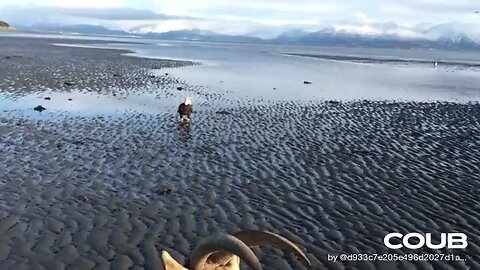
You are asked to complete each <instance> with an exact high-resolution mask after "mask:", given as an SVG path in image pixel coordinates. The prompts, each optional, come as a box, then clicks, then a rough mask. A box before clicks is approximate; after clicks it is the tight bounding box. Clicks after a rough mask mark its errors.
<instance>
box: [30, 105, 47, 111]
mask: <svg viewBox="0 0 480 270" xmlns="http://www.w3.org/2000/svg"><path fill="white" fill-rule="evenodd" d="M33 110H35V111H37V112H43V111H45V110H46V108H45V107H43V106H42V105H38V106H36V107H35V108H33Z"/></svg>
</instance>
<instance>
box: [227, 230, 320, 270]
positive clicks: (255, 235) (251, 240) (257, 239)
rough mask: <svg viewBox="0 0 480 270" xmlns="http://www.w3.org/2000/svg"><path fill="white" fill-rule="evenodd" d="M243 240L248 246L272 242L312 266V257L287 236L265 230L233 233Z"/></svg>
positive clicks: (271, 243)
mask: <svg viewBox="0 0 480 270" xmlns="http://www.w3.org/2000/svg"><path fill="white" fill-rule="evenodd" d="M233 235H234V236H235V237H238V239H240V240H241V241H243V242H245V244H247V245H248V246H250V247H252V246H258V245H263V244H270V245H272V246H276V247H278V248H281V249H286V250H288V251H291V252H293V253H295V254H296V255H297V257H298V258H299V259H300V261H302V262H303V263H304V264H306V265H307V266H312V263H311V261H310V259H309V258H308V257H307V256H306V255H305V253H304V252H303V251H302V250H301V249H300V247H298V245H296V244H295V243H293V242H292V241H290V240H288V239H287V238H285V237H283V236H281V235H279V234H276V233H273V232H270V231H265V230H244V231H239V232H237V233H235V234H233Z"/></svg>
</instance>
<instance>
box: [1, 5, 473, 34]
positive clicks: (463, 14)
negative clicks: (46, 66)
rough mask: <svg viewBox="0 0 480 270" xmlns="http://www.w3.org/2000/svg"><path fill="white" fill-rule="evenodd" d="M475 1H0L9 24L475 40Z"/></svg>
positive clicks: (138, 30) (3, 15)
mask: <svg viewBox="0 0 480 270" xmlns="http://www.w3.org/2000/svg"><path fill="white" fill-rule="evenodd" d="M478 11H480V1H478V0H453V1H452V0H354V1H350V0H242V1H239V0H168V1H165V0H77V1H73V0H43V1H40V0H0V20H5V21H7V22H10V23H12V24H17V25H30V24H95V25H103V26H106V27H108V28H113V29H121V30H134V31H137V32H165V31H171V30H180V29H200V30H210V31H215V32H220V33H225V34H251V35H256V36H260V37H271V36H275V35H277V34H279V33H281V32H283V31H289V30H297V29H302V30H304V31H316V30H320V29H323V28H326V27H331V28H334V29H336V30H341V31H347V32H354V33H362V34H371V35H377V34H378V35H380V34H394V35H399V36H402V37H419V36H422V35H425V29H429V28H431V27H433V26H435V25H440V26H439V27H437V28H434V29H433V30H432V31H431V32H432V33H430V35H435V31H437V30H438V31H439V32H442V33H444V32H465V33H467V34H469V35H471V36H474V37H479V38H480V13H478Z"/></svg>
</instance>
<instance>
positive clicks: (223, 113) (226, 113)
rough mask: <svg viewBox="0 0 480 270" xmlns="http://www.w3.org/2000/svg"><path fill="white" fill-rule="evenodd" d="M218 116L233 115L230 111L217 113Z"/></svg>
mask: <svg viewBox="0 0 480 270" xmlns="http://www.w3.org/2000/svg"><path fill="white" fill-rule="evenodd" d="M216 114H222V115H229V114H232V113H231V112H229V111H217V112H216Z"/></svg>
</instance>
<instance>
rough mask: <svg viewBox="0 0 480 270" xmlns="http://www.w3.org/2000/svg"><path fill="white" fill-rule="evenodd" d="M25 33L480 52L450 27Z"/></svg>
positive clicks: (75, 28) (71, 28)
mask: <svg viewBox="0 0 480 270" xmlns="http://www.w3.org/2000/svg"><path fill="white" fill-rule="evenodd" d="M21 29H25V30H37V31H51V32H63V33H79V34H88V35H111V36H136V37H142V38H147V39H161V40H162V39H163V40H188V41H216V42H241V43H275V44H302V45H321V46H347V47H348V46H353V47H380V48H436V49H452V50H453V49H464V50H465V49H468V50H471V49H480V43H479V42H477V41H475V40H474V39H473V38H471V37H469V36H468V35H466V34H463V33H461V32H457V31H454V30H452V29H450V27H449V26H445V25H437V26H433V27H430V28H428V29H426V30H424V31H423V33H424V34H425V35H428V34H433V33H434V34H435V36H437V38H431V39H427V38H402V37H399V36H397V35H394V34H390V35H368V34H357V33H350V32H345V31H337V30H335V29H333V28H325V29H322V30H320V31H316V32H306V31H303V30H290V31H288V32H284V33H283V34H280V35H279V36H277V37H275V38H271V39H261V38H258V37H254V36H248V35H225V34H219V33H215V32H212V31H204V30H197V29H193V30H178V31H169V32H163V33H156V32H150V33H138V32H137V31H135V30H134V29H132V31H122V30H112V29H108V28H106V27H103V26H98V25H88V24H78V25H68V26H58V25H46V24H37V25H30V26H24V27H21Z"/></svg>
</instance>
